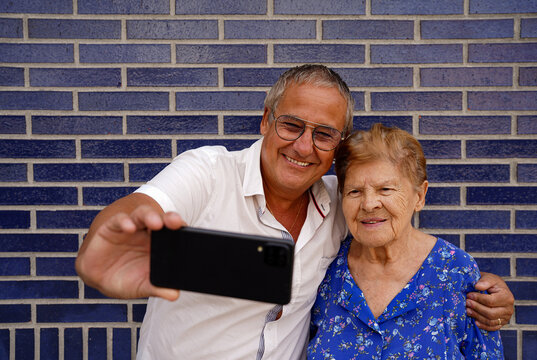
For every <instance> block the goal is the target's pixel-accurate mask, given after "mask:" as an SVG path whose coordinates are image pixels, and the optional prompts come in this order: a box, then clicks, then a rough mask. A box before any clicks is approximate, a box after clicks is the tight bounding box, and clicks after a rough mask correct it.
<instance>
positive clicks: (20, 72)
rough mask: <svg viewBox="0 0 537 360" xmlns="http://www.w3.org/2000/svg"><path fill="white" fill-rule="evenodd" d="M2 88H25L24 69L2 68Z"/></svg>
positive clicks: (0, 79)
mask: <svg viewBox="0 0 537 360" xmlns="http://www.w3.org/2000/svg"><path fill="white" fill-rule="evenodd" d="M0 86H24V69H23V68H15V67H0Z"/></svg>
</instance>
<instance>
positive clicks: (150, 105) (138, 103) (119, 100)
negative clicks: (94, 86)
mask: <svg viewBox="0 0 537 360" xmlns="http://www.w3.org/2000/svg"><path fill="white" fill-rule="evenodd" d="M78 103H79V109H80V110H82V111H89V110H96V111H107V110H116V111H120V110H168V109H169V97H168V93H165V92H142V91H140V92H134V91H133V92H128V91H114V92H81V93H79V94H78Z"/></svg>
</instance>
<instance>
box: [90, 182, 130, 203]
mask: <svg viewBox="0 0 537 360" xmlns="http://www.w3.org/2000/svg"><path fill="white" fill-rule="evenodd" d="M136 189H137V187H128V186H122V187H111V188H106V187H85V188H83V189H82V199H83V203H84V205H86V206H92V205H102V206H106V205H109V204H111V203H113V202H114V201H116V200H117V199H119V198H121V197H124V196H127V195H129V194H131V193H133V192H134V190H136Z"/></svg>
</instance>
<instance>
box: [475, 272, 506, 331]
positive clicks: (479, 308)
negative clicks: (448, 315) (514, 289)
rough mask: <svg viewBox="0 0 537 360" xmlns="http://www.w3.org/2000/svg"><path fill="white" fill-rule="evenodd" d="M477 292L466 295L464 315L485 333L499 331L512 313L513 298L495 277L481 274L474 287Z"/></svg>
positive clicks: (499, 279)
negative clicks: (483, 292) (470, 318)
mask: <svg viewBox="0 0 537 360" xmlns="http://www.w3.org/2000/svg"><path fill="white" fill-rule="evenodd" d="M475 288H476V290H478V291H487V294H482V293H478V292H471V293H468V295H467V299H466V313H467V314H468V316H471V317H473V318H474V319H475V323H476V325H477V326H478V327H479V328H481V329H483V330H487V331H496V330H499V329H500V328H501V327H502V326H504V325H507V324H508V323H509V320H510V319H511V316H513V313H514V303H515V298H514V296H513V294H512V293H511V291H510V290H509V288H508V287H507V284H506V283H505V282H504V281H503V280H502V279H501V278H500V277H499V276H497V275H494V274H490V273H486V272H482V273H481V280H479V282H478V283H477V284H476V285H475Z"/></svg>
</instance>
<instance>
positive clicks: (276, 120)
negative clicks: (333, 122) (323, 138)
mask: <svg viewBox="0 0 537 360" xmlns="http://www.w3.org/2000/svg"><path fill="white" fill-rule="evenodd" d="M270 116H271V117H272V119H273V121H274V129H275V130H276V134H277V135H278V137H279V138H280V139H282V140H285V141H295V140H297V139H299V138H300V137H301V136H302V135H304V133H305V132H306V127H310V128H312V129H313V130H312V132H311V140H312V142H313V145H314V146H315V147H316V148H317V149H319V150H321V151H332V150H334V149H335V148H337V147H338V145H339V144H340V143H341V142H342V141H343V140H345V138H344V137H343V132H341V131H339V130H338V129H336V128H333V127H331V126H328V125H324V124H319V123H316V122H313V121H308V120H304V119H301V118H299V117H297V116H293V115H288V114H282V115H280V116H275V115H274V112H273V111H271V112H270ZM282 116H287V117H290V118H293V119H296V120H300V121H302V122H303V123H304V127H303V128H302V131H301V132H300V134H298V136H297V137H296V138H294V139H286V138H283V137H282V136H281V135H280V133H279V132H278V121H279V120H280V118H281V117H282ZM309 124H314V125H317V126H312V125H309ZM319 127H324V128H329V129H332V130H335V131H337V132H338V133H339V137H340V139H339V141H338V143H337V144H336V145H335V146H334V147H333V148H331V149H328V150H326V149H321V148H320V147H319V146H317V143H316V142H315V132H316V131H317V129H318V128H319Z"/></svg>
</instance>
